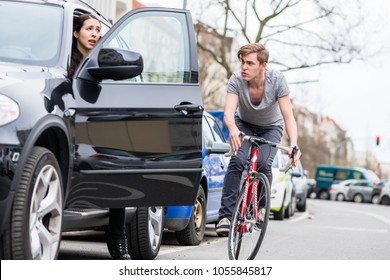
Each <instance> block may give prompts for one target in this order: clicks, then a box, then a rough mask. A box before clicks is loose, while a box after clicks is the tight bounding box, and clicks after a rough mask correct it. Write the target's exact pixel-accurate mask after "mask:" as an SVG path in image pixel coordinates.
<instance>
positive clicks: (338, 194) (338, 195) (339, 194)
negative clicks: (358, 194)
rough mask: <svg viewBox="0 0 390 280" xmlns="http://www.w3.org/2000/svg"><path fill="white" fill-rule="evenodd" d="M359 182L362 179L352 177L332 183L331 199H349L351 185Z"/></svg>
mask: <svg viewBox="0 0 390 280" xmlns="http://www.w3.org/2000/svg"><path fill="white" fill-rule="evenodd" d="M359 182H360V180H354V179H350V180H344V181H341V182H338V183H336V184H332V185H331V186H330V188H329V194H330V199H331V200H336V201H345V200H347V193H348V191H349V189H350V186H351V185H353V184H355V183H359Z"/></svg>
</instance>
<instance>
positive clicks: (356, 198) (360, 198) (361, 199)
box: [353, 193, 364, 203]
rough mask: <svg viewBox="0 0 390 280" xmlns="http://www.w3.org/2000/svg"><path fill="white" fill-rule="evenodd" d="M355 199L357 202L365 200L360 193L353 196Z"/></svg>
mask: <svg viewBox="0 0 390 280" xmlns="http://www.w3.org/2000/svg"><path fill="white" fill-rule="evenodd" d="M353 201H354V202H356V203H362V202H364V198H363V196H362V195H361V194H360V193H358V194H355V196H354V197H353Z"/></svg>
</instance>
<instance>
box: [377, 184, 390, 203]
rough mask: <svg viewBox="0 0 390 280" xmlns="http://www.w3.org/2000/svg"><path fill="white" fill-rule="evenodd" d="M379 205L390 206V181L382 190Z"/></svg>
mask: <svg viewBox="0 0 390 280" xmlns="http://www.w3.org/2000/svg"><path fill="white" fill-rule="evenodd" d="M379 203H380V204H384V205H390V181H388V182H387V183H386V185H385V186H384V187H383V188H382V191H381V195H380V196H379Z"/></svg>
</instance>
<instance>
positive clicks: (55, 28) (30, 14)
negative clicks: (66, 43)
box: [0, 2, 63, 66]
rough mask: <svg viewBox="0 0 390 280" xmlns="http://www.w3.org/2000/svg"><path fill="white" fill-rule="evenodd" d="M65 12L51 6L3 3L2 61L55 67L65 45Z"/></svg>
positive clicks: (0, 27)
mask: <svg viewBox="0 0 390 280" xmlns="http://www.w3.org/2000/svg"><path fill="white" fill-rule="evenodd" d="M62 17H63V15H62V10H61V9H60V8H57V7H53V6H49V5H36V4H27V3H13V2H1V7H0V42H1V43H0V60H2V61H9V62H16V63H23V64H31V65H46V66H53V65H54V64H55V63H56V62H57V60H58V55H59V52H60V46H61V34H62V22H63V19H62Z"/></svg>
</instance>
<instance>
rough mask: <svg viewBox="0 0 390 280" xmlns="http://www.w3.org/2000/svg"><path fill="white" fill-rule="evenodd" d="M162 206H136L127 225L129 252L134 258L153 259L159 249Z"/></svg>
mask: <svg viewBox="0 0 390 280" xmlns="http://www.w3.org/2000/svg"><path fill="white" fill-rule="evenodd" d="M163 229H164V211H163V207H138V208H137V212H136V214H135V217H134V219H132V221H131V222H130V224H129V226H128V234H127V238H128V243H129V254H130V256H131V258H132V259H134V260H153V259H154V258H155V257H156V256H157V255H158V252H159V251H160V246H161V240H162V235H163Z"/></svg>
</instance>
